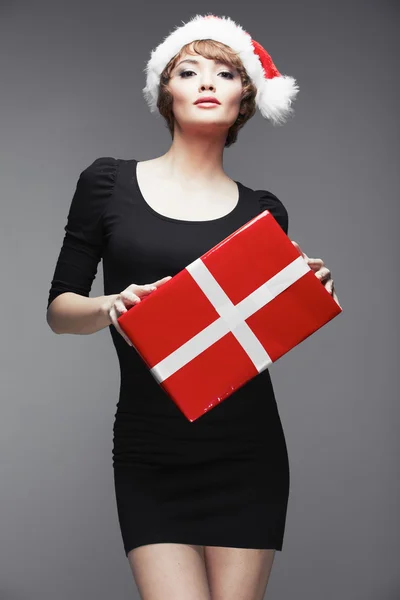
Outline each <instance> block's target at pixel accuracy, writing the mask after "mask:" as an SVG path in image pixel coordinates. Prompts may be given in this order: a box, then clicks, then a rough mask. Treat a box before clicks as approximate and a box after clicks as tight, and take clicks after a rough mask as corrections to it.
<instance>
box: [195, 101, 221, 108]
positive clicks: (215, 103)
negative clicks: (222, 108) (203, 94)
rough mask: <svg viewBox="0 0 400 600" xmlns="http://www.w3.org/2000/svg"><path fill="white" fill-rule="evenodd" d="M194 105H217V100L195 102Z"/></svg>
mask: <svg viewBox="0 0 400 600" xmlns="http://www.w3.org/2000/svg"><path fill="white" fill-rule="evenodd" d="M195 106H207V107H208V106H219V104H218V102H197V104H195Z"/></svg>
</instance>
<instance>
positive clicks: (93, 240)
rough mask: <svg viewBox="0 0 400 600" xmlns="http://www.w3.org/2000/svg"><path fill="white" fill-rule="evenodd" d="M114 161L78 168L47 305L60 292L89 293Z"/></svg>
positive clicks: (99, 251)
mask: <svg viewBox="0 0 400 600" xmlns="http://www.w3.org/2000/svg"><path fill="white" fill-rule="evenodd" d="M117 166H118V163H117V161H116V159H115V158H112V157H101V158H97V159H96V160H95V161H94V162H93V163H92V164H91V165H89V166H88V167H87V168H86V169H84V170H83V171H82V173H81V174H80V176H79V179H78V182H77V184H76V189H75V192H74V195H73V198H72V201H71V205H70V209H69V213H68V217H67V224H66V225H65V227H64V231H65V236H64V240H63V243H62V247H61V250H60V253H59V256H58V260H57V263H56V266H55V270H54V274H53V279H52V281H51V287H50V291H49V296H48V302H47V308H48V307H49V306H50V304H51V302H52V301H53V300H54V298H56V297H57V296H59V295H60V294H63V293H64V292H74V293H76V294H80V295H82V296H89V292H90V290H91V287H92V283H93V280H94V278H95V276H96V273H97V267H98V264H99V261H100V259H101V257H102V250H103V244H104V235H103V219H102V216H103V213H104V209H105V206H106V203H107V201H108V200H109V198H110V197H111V195H112V193H113V189H114V184H115V179H116V170H117Z"/></svg>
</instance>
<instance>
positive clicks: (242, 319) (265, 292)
mask: <svg viewBox="0 0 400 600" xmlns="http://www.w3.org/2000/svg"><path fill="white" fill-rule="evenodd" d="M185 268H186V270H187V271H188V272H189V273H190V275H191V276H192V277H193V279H194V280H195V281H196V283H197V284H198V286H199V287H200V288H201V290H202V291H203V292H204V294H205V295H206V296H207V298H208V300H209V301H210V302H211V304H212V305H213V306H214V308H215V310H216V311H217V312H218V314H219V315H220V318H219V319H217V320H216V321H214V322H213V323H211V324H210V325H208V326H207V327H206V328H205V329H203V330H202V331H200V332H199V333H198V334H196V335H195V336H194V337H192V338H191V339H190V340H188V341H187V342H185V343H184V344H182V346H180V347H179V348H177V349H176V350H174V352H171V354H169V355H168V356H166V357H165V358H164V359H163V360H161V361H160V362H159V363H158V364H156V365H155V366H154V367H153V368H152V369H151V370H150V373H151V374H152V375H153V377H154V378H155V379H156V380H157V381H158V382H159V383H161V382H162V381H164V380H165V379H168V377H171V375H173V374H174V373H176V372H177V371H178V370H179V369H181V368H182V367H184V366H185V365H186V364H188V363H189V362H190V361H191V360H193V359H194V358H196V357H197V356H198V355H199V354H201V352H204V351H205V350H207V348H209V347H210V346H211V345H212V344H215V342H217V341H218V340H220V339H221V338H222V337H223V336H224V335H226V334H227V333H228V332H229V331H230V332H232V334H233V335H234V336H235V338H236V339H237V341H238V342H239V344H240V345H241V346H242V348H243V350H244V351H245V352H246V353H247V355H248V357H249V358H250V360H251V361H252V362H253V364H254V366H255V368H256V369H257V371H258V372H259V373H261V371H264V369H266V368H267V367H268V366H269V365H270V364H271V363H272V360H271V358H270V356H269V354H268V352H267V351H266V350H265V348H264V346H263V345H262V344H261V342H260V340H259V339H258V337H257V336H256V335H255V333H254V332H253V331H252V330H251V329H250V327H249V326H248V325H247V323H246V319H248V318H249V317H250V316H251V315H252V314H254V313H255V312H257V311H258V310H260V308H262V307H263V306H265V305H266V304H268V302H271V300H273V299H274V298H276V296H278V295H279V294H281V293H282V292H283V291H284V290H286V288H288V287H290V286H291V285H293V283H295V282H296V281H297V280H298V279H300V277H303V275H305V274H306V273H307V272H308V271H310V270H311V269H310V267H309V266H308V264H307V263H306V261H305V260H304V258H303V257H302V256H299V257H298V258H296V259H295V260H294V261H292V262H291V263H289V264H288V265H287V266H286V267H284V268H283V269H282V270H281V271H279V273H277V274H276V275H274V276H273V277H271V279H269V280H268V281H266V282H265V283H263V284H262V285H261V286H260V287H259V288H257V289H256V290H254V292H252V293H251V294H249V295H248V296H247V297H246V298H243V300H241V302H239V303H238V304H236V305H234V304H233V303H232V302H231V300H230V299H229V297H228V296H227V294H226V293H225V292H224V290H223V289H222V287H221V286H220V285H219V283H218V281H217V280H216V279H215V277H214V276H213V275H212V274H211V272H210V271H209V270H208V269H207V267H206V265H205V264H204V262H203V261H202V260H201V259H200V258H198V259H196V260H195V261H193V262H192V263H190V264H189V265H188V266H187V267H185Z"/></svg>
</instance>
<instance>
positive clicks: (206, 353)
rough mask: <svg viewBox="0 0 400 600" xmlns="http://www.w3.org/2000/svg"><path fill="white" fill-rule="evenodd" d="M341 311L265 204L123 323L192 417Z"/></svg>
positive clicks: (148, 362)
mask: <svg viewBox="0 0 400 600" xmlns="http://www.w3.org/2000/svg"><path fill="white" fill-rule="evenodd" d="M341 312H342V309H341V308H340V306H339V305H338V304H337V303H336V302H335V300H334V299H333V298H332V296H331V295H330V293H329V292H328V291H327V290H326V289H325V287H324V286H323V284H322V283H321V281H320V280H319V279H318V278H317V277H316V276H315V274H314V272H313V271H312V270H311V269H310V267H309V266H308V265H307V262H306V260H305V259H304V258H303V256H302V255H301V254H300V252H299V251H298V250H297V249H296V248H295V246H294V245H293V244H292V242H291V241H290V239H289V238H288V236H287V235H286V234H285V232H284V231H283V230H282V228H281V227H280V225H279V224H278V223H277V221H276V220H275V218H274V217H273V216H272V214H271V213H270V212H269V211H268V210H265V211H263V212H262V213H261V214H259V215H257V216H256V217H255V218H254V219H252V220H251V221H249V222H248V223H246V224H245V225H243V226H242V227H240V228H239V229H238V230H236V231H235V232H233V233H232V234H231V235H229V236H228V237H227V238H225V239H224V240H222V241H221V242H220V243H219V244H217V245H216V246H214V247H213V248H211V250H208V252H206V253H205V254H203V256H201V257H200V258H198V259H196V260H195V261H193V262H192V263H190V264H189V265H187V266H186V267H185V268H184V269H182V271H180V272H179V273H177V274H176V275H175V276H174V277H172V279H170V280H169V281H167V283H164V284H163V285H162V286H160V287H159V288H157V290H155V291H153V292H151V293H150V294H149V295H148V296H144V297H143V298H142V299H141V302H139V303H138V304H136V305H134V306H132V307H131V308H130V309H129V310H128V311H127V312H125V313H123V314H122V315H121V316H120V317H119V318H118V323H119V325H120V327H121V329H122V330H123V331H124V332H125V334H126V335H127V336H128V337H129V339H130V340H131V341H132V343H133V345H134V348H135V349H136V351H137V352H138V353H139V355H140V356H141V357H142V359H143V360H144V361H145V363H146V365H147V366H148V368H149V369H150V372H151V374H152V375H153V377H154V378H155V379H156V381H157V382H158V383H159V384H160V386H161V387H162V388H163V390H164V391H165V392H166V393H167V395H168V396H169V397H170V398H171V399H172V400H173V401H174V402H175V404H176V405H177V406H178V407H179V409H180V410H181V411H182V412H183V414H184V415H185V416H186V417H187V419H188V420H189V421H191V422H193V421H195V420H196V419H197V418H198V417H200V416H201V415H203V414H204V413H206V412H208V411H209V410H210V409H212V408H213V407H215V406H216V405H217V404H219V403H220V402H222V401H223V400H226V399H227V398H228V397H229V396H230V395H231V394H232V393H233V392H234V391H235V390H237V389H238V388H240V387H242V386H243V385H244V384H245V383H246V382H247V381H249V380H250V379H252V378H253V377H255V376H256V375H258V374H259V373H261V372H262V371H264V370H265V369H267V368H268V367H269V366H270V365H271V363H273V362H276V361H277V360H278V358H280V357H281V356H282V355H284V354H286V353H287V352H288V351H289V350H291V349H292V348H293V347H295V346H296V345H298V344H299V343H300V342H302V341H303V340H304V339H306V338H307V337H309V336H310V335H311V334H312V333H314V332H315V331H317V330H318V329H320V328H321V327H322V326H323V325H325V323H328V322H329V321H330V320H331V319H333V318H334V317H335V316H337V315H338V314H339V313H341Z"/></svg>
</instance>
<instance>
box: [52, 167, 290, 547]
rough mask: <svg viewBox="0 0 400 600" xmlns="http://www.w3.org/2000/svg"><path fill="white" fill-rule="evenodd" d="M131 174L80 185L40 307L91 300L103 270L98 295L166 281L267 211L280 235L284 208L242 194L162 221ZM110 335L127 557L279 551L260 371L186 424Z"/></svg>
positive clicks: (271, 446) (114, 172) (270, 437)
mask: <svg viewBox="0 0 400 600" xmlns="http://www.w3.org/2000/svg"><path fill="white" fill-rule="evenodd" d="M136 164H137V161H136V160H134V159H131V160H125V159H115V158H111V157H102V158H98V159H96V160H95V161H94V162H93V163H92V164H91V165H89V166H88V167H87V168H86V169H85V170H84V171H83V172H82V173H81V174H80V177H79V180H78V182H77V186H76V190H75V193H74V196H73V198H72V202H71V206H70V210H69V214H68V220H67V224H66V226H65V228H64V229H65V237H64V240H63V244H62V248H61V251H60V254H59V257H58V261H57V264H56V267H55V272H54V277H53V280H52V282H51V289H50V293H49V299H48V306H49V304H50V302H51V301H52V300H53V299H54V298H55V297H56V296H58V295H59V294H62V293H63V292H67V291H70V292H75V293H77V294H81V295H83V296H89V292H90V290H91V285H92V282H93V279H94V277H95V275H96V272H97V267H98V263H99V261H100V259H102V261H103V273H104V294H106V295H109V294H118V293H120V292H121V291H122V290H124V289H125V288H126V287H128V286H129V285H130V284H132V283H137V284H145V283H151V282H153V281H155V280H157V279H161V278H163V277H165V276H167V275H171V276H173V275H175V274H176V273H178V272H179V271H181V270H182V269H183V268H184V267H185V266H186V265H188V264H189V263H191V262H192V261H193V260H195V259H196V258H198V257H199V256H201V255H202V254H204V253H205V252H206V251H207V250H209V249H210V248H211V247H213V246H215V245H216V244H217V243H218V242H220V241H221V240H222V239H224V238H225V237H226V236H228V235H229V234H231V233H232V232H233V231H235V230H236V229H238V228H239V227H241V226H242V225H243V224H245V223H246V222H247V221H249V220H250V219H252V218H253V217H255V216H256V215H257V214H259V213H260V212H261V211H262V210H264V209H268V210H269V211H270V212H271V213H272V215H273V216H274V217H275V219H276V220H277V222H278V223H279V224H280V226H281V227H282V229H283V230H284V231H285V233H287V228H288V214H287V211H286V208H285V207H284V205H283V204H282V202H281V201H280V200H279V199H278V198H277V197H276V196H275V195H274V194H272V193H271V192H268V191H266V190H252V189H251V188H249V187H247V186H245V185H243V184H242V183H240V182H236V183H237V185H238V190H239V200H238V203H237V205H236V207H235V208H234V209H233V210H232V211H231V212H230V213H228V214H227V215H225V216H223V217H220V218H217V219H212V220H206V221H187V220H181V219H173V218H170V217H167V216H163V215H162V214H160V213H158V212H156V211H155V210H153V209H152V208H151V207H150V205H149V204H148V203H147V202H146V200H145V199H144V197H143V196H142V194H141V191H140V188H139V186H138V182H137V178H136ZM160 193H161V194H162V189H161V190H160ZM238 285H240V282H238ZM109 330H110V333H111V337H112V341H113V343H114V346H115V349H116V351H117V355H118V359H119V364H120V375H121V379H120V390H119V398H118V402H117V410H116V414H115V420H114V427H113V432H114V436H113V470H114V481H115V495H116V503H117V510H118V518H119V524H120V529H121V534H122V540H123V545H124V550H125V554H126V555H127V554H128V552H129V551H130V550H131V549H132V548H135V547H137V546H140V545H143V544H151V543H157V542H175V543H187V544H200V545H209V546H229V547H237V548H273V549H276V550H282V544H283V536H284V529H285V521H286V511H287V504H288V497H289V461H288V454H287V448H286V443H285V437H284V432H283V429H282V425H281V420H280V416H279V413H278V408H277V404H276V401H275V396H274V390H273V387H272V383H271V379H270V373H269V370H268V369H266V370H265V371H263V372H262V373H259V374H258V375H257V376H256V377H255V378H254V379H252V380H251V381H249V382H248V383H246V384H245V385H244V386H242V387H241V388H239V389H238V390H236V392H234V393H233V394H232V395H231V396H230V397H228V398H226V399H225V400H224V401H223V402H221V404H219V405H217V406H216V407H215V408H213V409H212V410H210V411H209V412H208V413H205V414H204V415H202V416H201V417H200V418H198V419H197V420H196V421H194V422H193V423H191V422H190V421H188V420H187V418H186V417H185V416H184V415H183V414H182V413H181V411H180V410H179V409H178V407H177V406H176V405H175V404H174V402H173V401H172V400H171V399H170V398H169V397H168V396H167V395H166V393H165V392H164V391H163V389H162V388H161V387H160V386H159V384H158V383H157V382H156V380H155V379H154V378H153V377H152V375H151V374H150V372H149V371H148V369H147V367H146V365H145V364H144V362H143V361H142V359H141V358H140V357H139V355H138V354H137V353H136V351H135V349H134V348H133V347H132V346H129V345H128V344H127V343H126V341H125V340H124V339H123V337H122V336H121V335H120V334H119V333H118V332H117V330H116V329H115V327H114V326H113V325H110V326H109Z"/></svg>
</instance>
